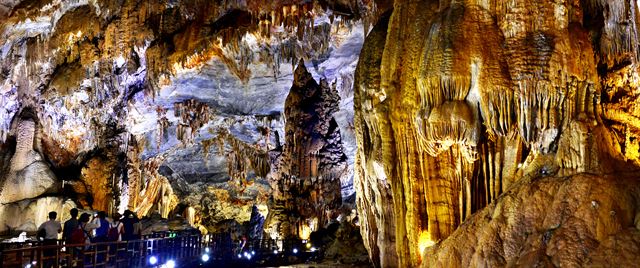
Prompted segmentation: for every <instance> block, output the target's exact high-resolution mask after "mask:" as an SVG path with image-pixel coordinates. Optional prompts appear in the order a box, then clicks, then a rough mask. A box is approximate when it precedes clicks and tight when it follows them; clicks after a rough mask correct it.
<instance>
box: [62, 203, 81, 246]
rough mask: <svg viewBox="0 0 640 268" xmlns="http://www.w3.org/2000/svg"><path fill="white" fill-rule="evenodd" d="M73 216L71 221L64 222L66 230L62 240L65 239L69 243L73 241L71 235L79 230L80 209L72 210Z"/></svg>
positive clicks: (70, 212)
mask: <svg viewBox="0 0 640 268" xmlns="http://www.w3.org/2000/svg"><path fill="white" fill-rule="evenodd" d="M69 214H71V219H69V220H67V221H65V222H64V230H63V232H62V239H64V240H65V241H66V242H67V243H69V242H70V241H71V233H72V232H73V230H75V229H76V228H78V219H77V218H78V209H77V208H72V209H71V210H70V211H69Z"/></svg>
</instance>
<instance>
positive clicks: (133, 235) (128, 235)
mask: <svg viewBox="0 0 640 268" xmlns="http://www.w3.org/2000/svg"><path fill="white" fill-rule="evenodd" d="M122 225H123V227H124V235H123V236H122V240H136V239H140V238H141V237H142V236H141V235H140V230H141V229H142V228H141V226H140V220H139V219H138V217H137V216H136V215H135V213H133V212H132V211H131V210H125V211H124V219H122Z"/></svg>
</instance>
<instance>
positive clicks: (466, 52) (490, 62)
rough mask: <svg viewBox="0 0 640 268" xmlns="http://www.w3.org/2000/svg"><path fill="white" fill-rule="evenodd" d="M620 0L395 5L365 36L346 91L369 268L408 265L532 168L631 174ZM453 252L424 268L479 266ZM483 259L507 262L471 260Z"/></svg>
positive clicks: (627, 10) (631, 11)
mask: <svg viewBox="0 0 640 268" xmlns="http://www.w3.org/2000/svg"><path fill="white" fill-rule="evenodd" d="M622 2H625V1H617V2H615V3H613V2H605V1H563V2H549V1H506V2H504V1H474V0H469V1H429V0H425V1H401V0H397V1H395V2H394V5H393V10H392V11H390V12H389V13H387V15H385V16H382V18H381V19H380V20H379V22H378V23H377V25H376V26H375V27H374V29H373V30H372V32H371V33H370V34H369V35H368V36H367V40H366V41H365V45H364V47H363V50H362V54H361V57H360V62H359V64H358V69H357V71H356V77H355V85H354V91H355V92H354V102H355V112H356V118H355V125H356V133H357V138H358V152H357V155H356V177H355V178H356V179H355V180H356V181H355V186H356V189H357V191H358V201H357V202H358V209H359V215H360V217H361V230H362V232H363V234H364V235H363V236H364V238H365V245H366V246H367V248H368V249H369V254H370V256H371V257H372V259H373V261H374V264H375V265H376V266H383V267H393V266H401V267H415V266H418V265H419V264H420V263H422V262H423V256H422V251H423V250H424V249H426V248H429V247H430V246H432V245H434V244H436V242H437V241H441V240H445V239H446V238H447V237H449V236H450V235H452V233H454V231H455V230H456V229H457V228H458V226H460V225H461V224H463V222H465V220H466V219H468V218H469V217H470V216H471V214H472V213H474V212H475V211H477V210H479V209H481V208H483V207H485V206H486V205H487V204H489V203H493V204H495V202H497V203H498V205H500V204H501V202H504V201H500V200H497V198H498V196H499V195H500V194H502V193H504V192H505V191H507V189H512V188H513V187H516V186H514V185H521V184H520V181H521V180H523V179H522V178H523V176H525V177H526V175H527V174H529V172H534V171H532V170H535V172H539V173H540V174H541V175H544V176H548V175H552V174H556V173H557V174H561V175H562V176H569V175H570V174H575V173H581V172H590V173H598V174H604V173H611V172H617V171H621V170H625V169H629V168H630V166H627V165H624V164H622V163H623V162H624V161H627V160H628V161H631V162H635V163H636V166H637V156H636V155H637V150H638V149H637V142H635V140H636V139H635V137H636V135H637V125H636V124H637V111H636V110H637V109H633V108H631V107H635V106H637V105H634V104H631V103H635V102H637V99H636V96H637V95H635V94H634V93H633V92H635V91H637V90H634V89H633V88H634V87H633V83H634V81H635V79H634V78H633V77H635V76H636V73H637V68H638V67H637V63H636V62H637V58H638V56H637V55H638V54H637V53H638V50H637V35H638V31H637V27H636V26H635V25H636V21H637V20H638V16H637V12H638V7H637V5H636V3H635V2H630V3H628V4H621V3H622ZM605 11H606V12H605ZM599 22H600V24H599ZM603 25H604V26H603ZM621 70H622V71H621ZM625 72H626V73H625ZM620 76H622V77H624V78H623V79H620V80H618V79H617V78H616V77H620ZM603 89H604V90H607V91H606V92H605V93H608V94H607V95H606V96H608V97H607V98H602V97H601V96H602V92H603ZM605 101H606V102H607V103H602V102H605ZM622 107H625V108H628V109H629V110H631V111H630V112H623V111H622V109H617V108H622ZM612 121H613V122H612ZM629 149H630V151H631V152H629V151H628V150H629ZM606 178H610V177H606ZM626 182H627V183H630V184H637V181H636V180H632V179H631V180H627V181H626ZM525 184H526V183H525ZM604 185H607V186H608V185H610V184H608V183H604ZM531 187H533V186H531ZM521 189H528V188H526V187H525V186H522V187H521ZM531 191H539V189H536V188H533V190H531ZM603 198H604V197H603ZM386 204H393V208H389V207H385V205H386ZM507 204H508V203H507ZM526 204H527V203H526V202H525V203H524V206H525V207H526ZM505 206H506V204H505ZM523 209H524V208H523ZM571 213H576V211H572V212H571ZM474 219H476V218H474ZM474 222H475V221H474ZM624 224H627V225H628V224H629V222H628V221H627V222H625V223H624ZM623 227H624V225H623ZM478 231H481V230H478ZM609 231H612V232H614V233H615V231H614V230H609ZM499 232H500V231H499ZM504 232H507V233H508V232H509V231H507V230H505V231H504ZM456 234H458V231H456ZM510 235H524V234H523V233H517V234H516V233H511V234H510ZM457 239H458V240H456V241H459V242H461V243H462V241H463V240H464V239H469V240H473V239H474V238H473V237H464V238H463V237H460V236H458V238H457ZM599 241H604V240H599ZM525 242H526V243H525ZM573 242H575V241H573ZM444 243H447V242H446V240H445V242H444ZM451 243H455V242H451ZM518 243H519V244H518ZM518 243H515V244H514V245H511V246H513V247H520V246H525V245H527V243H529V242H527V241H519V242H518ZM428 252H431V253H430V254H427V255H425V256H424V258H433V257H440V256H442V255H438V254H447V253H440V252H437V251H428ZM452 254H453V255H452V256H447V258H449V259H447V260H449V261H450V262H437V261H436V262H430V264H435V265H436V266H437V265H438V264H440V265H442V264H445V263H446V264H456V263H460V264H461V266H466V265H472V266H482V265H483V263H482V262H476V261H471V262H467V261H463V260H465V259H464V258H466V257H464V256H458V255H455V254H454V253H452ZM460 254H471V253H468V252H463V253H460ZM553 254H555V253H553ZM547 255H549V254H547ZM456 256H458V257H456ZM479 256H480V255H479ZM494 257H495V258H501V257H502V258H507V257H510V256H505V255H500V256H493V255H481V256H480V257H479V258H494ZM582 257H584V256H582ZM582 257H578V258H582ZM452 258H453V259H452ZM461 258H462V259H461ZM429 261H431V260H429ZM574 263H583V262H574ZM484 264H488V265H489V266H491V265H492V264H494V265H498V266H500V265H506V264H507V263H506V262H503V263H499V262H495V263H492V262H487V263H484ZM554 265H560V262H554Z"/></svg>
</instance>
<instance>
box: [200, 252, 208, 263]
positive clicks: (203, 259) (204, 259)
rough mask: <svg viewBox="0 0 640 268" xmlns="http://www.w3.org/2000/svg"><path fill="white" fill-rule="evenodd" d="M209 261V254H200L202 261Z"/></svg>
mask: <svg viewBox="0 0 640 268" xmlns="http://www.w3.org/2000/svg"><path fill="white" fill-rule="evenodd" d="M208 261H209V254H206V253H205V254H203V255H202V262H208Z"/></svg>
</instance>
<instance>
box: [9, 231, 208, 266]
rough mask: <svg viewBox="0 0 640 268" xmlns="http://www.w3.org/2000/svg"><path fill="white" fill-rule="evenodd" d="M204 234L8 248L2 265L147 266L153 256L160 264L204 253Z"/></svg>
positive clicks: (58, 242) (59, 242) (149, 264)
mask: <svg viewBox="0 0 640 268" xmlns="http://www.w3.org/2000/svg"><path fill="white" fill-rule="evenodd" d="M202 246H203V243H202V236H201V235H180V236H175V237H161V238H148V239H145V240H132V241H121V242H102V243H91V244H77V245H65V244H64V243H63V242H61V241H56V242H55V244H53V245H38V246H31V247H19V248H5V249H3V250H2V251H1V252H0V267H7V268H9V267H20V268H36V267H105V268H106V267H146V266H152V265H153V264H155V263H149V257H150V256H154V257H155V258H154V259H155V261H156V262H157V264H162V263H165V262H166V261H167V260H170V259H171V260H176V261H178V260H181V259H192V258H195V257H199V256H200V254H201V253H202Z"/></svg>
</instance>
